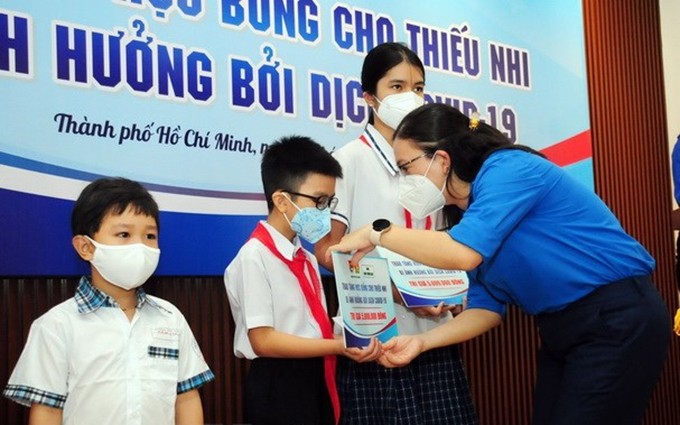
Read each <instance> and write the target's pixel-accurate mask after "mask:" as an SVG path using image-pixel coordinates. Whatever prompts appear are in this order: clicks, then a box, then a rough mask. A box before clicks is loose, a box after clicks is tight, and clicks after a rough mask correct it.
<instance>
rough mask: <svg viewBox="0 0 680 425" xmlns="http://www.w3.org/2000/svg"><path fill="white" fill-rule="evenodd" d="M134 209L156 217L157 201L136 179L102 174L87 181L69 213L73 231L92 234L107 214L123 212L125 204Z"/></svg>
mask: <svg viewBox="0 0 680 425" xmlns="http://www.w3.org/2000/svg"><path fill="white" fill-rule="evenodd" d="M130 205H131V206H132V207H133V208H134V209H135V213H137V214H144V215H148V216H150V217H153V219H154V220H156V225H157V226H158V227H159V228H160V223H159V221H158V204H157V203H156V201H155V200H154V199H153V197H152V196H151V194H150V193H149V191H148V190H146V189H145V188H144V186H142V185H141V184H139V183H137V182H136V181H132V180H129V179H126V178H123V177H111V178H108V177H106V178H101V179H98V180H95V181H93V182H92V183H90V184H88V185H87V186H86V187H85V189H83V191H82V192H81V193H80V196H79V197H78V200H77V201H76V204H75V206H74V207H73V212H72V213H71V231H72V232H73V235H74V236H75V235H87V236H90V237H91V236H93V235H94V234H95V233H97V232H98V231H99V228H100V227H101V224H102V220H103V219H104V217H106V215H107V214H115V215H120V214H122V213H123V212H124V211H125V210H126V209H127V208H128V206H130Z"/></svg>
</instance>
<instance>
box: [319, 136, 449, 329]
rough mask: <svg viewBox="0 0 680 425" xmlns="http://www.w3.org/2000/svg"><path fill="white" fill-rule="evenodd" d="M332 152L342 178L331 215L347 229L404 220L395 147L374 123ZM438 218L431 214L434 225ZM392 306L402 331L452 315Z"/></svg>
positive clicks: (433, 324) (429, 325)
mask: <svg viewBox="0 0 680 425" xmlns="http://www.w3.org/2000/svg"><path fill="white" fill-rule="evenodd" d="M333 156H334V157H335V159H337V160H338V162H339V163H340V165H341V166H342V179H336V182H335V196H336V197H337V198H338V205H337V206H336V207H335V210H334V211H333V212H331V219H333V220H337V221H340V222H341V223H344V224H345V225H346V226H347V231H348V232H352V231H354V230H357V229H359V228H360V227H362V226H365V225H366V224H370V223H373V221H374V220H376V219H378V218H386V219H388V220H389V221H391V222H392V223H395V224H397V225H400V226H404V225H405V224H406V212H405V210H404V207H402V206H401V205H399V168H398V167H397V164H396V162H395V159H394V151H393V150H392V146H390V144H389V143H388V142H387V140H385V138H384V137H383V136H382V135H381V134H380V133H379V132H378V130H376V129H375V127H373V126H372V125H371V124H367V125H366V129H365V130H364V132H363V133H362V134H361V136H359V138H358V139H355V140H352V141H351V142H349V143H347V144H346V145H344V146H343V147H341V148H340V149H338V150H336V151H335V152H334V153H333ZM435 215H437V216H440V214H435ZM440 220H441V219H440V218H439V217H434V219H433V221H434V223H435V226H434V227H436V226H437V225H438V224H439V223H438V222H439V221H440ZM412 227H413V228H417V229H424V228H425V220H416V219H413V223H412ZM369 255H374V254H373V253H371V254H369ZM394 308H395V312H396V315H397V327H398V329H399V333H400V334H402V335H409V334H415V333H420V332H425V331H428V330H430V329H432V328H435V327H437V326H438V325H439V324H441V323H443V322H445V321H447V320H450V318H451V316H450V314H448V315H445V316H443V317H441V318H429V317H427V318H423V317H418V316H416V315H415V314H414V313H412V312H411V311H410V310H408V309H407V308H406V307H404V306H401V305H399V304H396V303H395V305H394Z"/></svg>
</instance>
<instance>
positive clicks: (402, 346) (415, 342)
mask: <svg viewBox="0 0 680 425" xmlns="http://www.w3.org/2000/svg"><path fill="white" fill-rule="evenodd" d="M424 346H425V341H423V340H422V338H419V337H418V336H416V335H402V336H397V337H394V338H392V339H390V340H389V341H387V342H386V343H385V344H383V354H382V355H381V356H380V358H379V359H378V363H380V364H381V365H383V366H385V367H402V366H406V365H407V364H409V363H411V361H412V360H413V359H415V358H416V357H417V356H418V355H419V354H420V353H422V352H423V347H424Z"/></svg>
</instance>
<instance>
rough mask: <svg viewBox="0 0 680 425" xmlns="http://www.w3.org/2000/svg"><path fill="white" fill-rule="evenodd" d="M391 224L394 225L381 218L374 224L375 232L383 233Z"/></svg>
mask: <svg viewBox="0 0 680 425" xmlns="http://www.w3.org/2000/svg"><path fill="white" fill-rule="evenodd" d="M391 224H392V223H390V221H389V220H387V219H384V218H380V219H378V220H376V221H374V222H373V230H375V231H376V232H382V231H383V230H385V229H387V228H388V227H390V225H391Z"/></svg>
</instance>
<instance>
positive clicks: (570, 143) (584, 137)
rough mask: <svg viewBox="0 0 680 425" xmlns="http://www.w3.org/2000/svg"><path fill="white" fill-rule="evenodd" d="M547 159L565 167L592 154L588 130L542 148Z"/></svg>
mask: <svg viewBox="0 0 680 425" xmlns="http://www.w3.org/2000/svg"><path fill="white" fill-rule="evenodd" d="M541 152H542V153H543V154H544V155H545V156H547V157H548V159H549V160H551V161H552V162H554V163H555V164H557V165H559V166H560V167H565V166H567V165H571V164H574V163H576V162H579V161H583V160H584V159H588V158H591V157H592V156H593V145H592V143H591V140H590V130H589V129H588V130H586V131H584V132H582V133H579V134H577V135H575V136H573V137H570V138H568V139H566V140H564V141H562V142H559V143H557V144H555V145H552V146H549V147H547V148H545V149H542V150H541Z"/></svg>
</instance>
